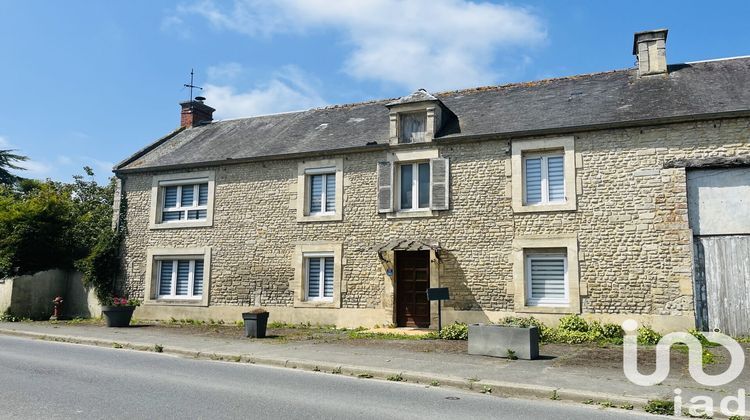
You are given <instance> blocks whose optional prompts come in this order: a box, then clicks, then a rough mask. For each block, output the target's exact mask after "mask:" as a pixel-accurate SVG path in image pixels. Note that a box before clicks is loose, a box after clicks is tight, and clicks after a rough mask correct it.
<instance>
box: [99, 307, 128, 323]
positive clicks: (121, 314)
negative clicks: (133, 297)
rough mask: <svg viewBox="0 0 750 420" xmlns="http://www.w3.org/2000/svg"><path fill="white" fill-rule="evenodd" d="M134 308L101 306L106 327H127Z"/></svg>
mask: <svg viewBox="0 0 750 420" xmlns="http://www.w3.org/2000/svg"><path fill="white" fill-rule="evenodd" d="M133 311H135V306H102V315H104V320H105V321H106V322H107V326H108V327H127V326H129V325H130V320H131V319H132V318H133Z"/></svg>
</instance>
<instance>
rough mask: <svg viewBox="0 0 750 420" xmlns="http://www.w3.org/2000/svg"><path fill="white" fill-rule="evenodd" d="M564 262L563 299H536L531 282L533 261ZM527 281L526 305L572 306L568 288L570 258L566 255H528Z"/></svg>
mask: <svg viewBox="0 0 750 420" xmlns="http://www.w3.org/2000/svg"><path fill="white" fill-rule="evenodd" d="M561 258H562V260H563V293H564V297H563V298H562V299H549V298H535V297H534V296H533V289H532V282H531V280H532V279H531V261H532V260H559V259H561ZM524 260H525V261H524V264H525V274H526V275H525V277H526V278H525V280H526V282H525V283H526V290H527V293H526V296H527V297H526V305H527V306H568V305H569V304H570V292H569V287H568V257H567V255H565V254H528V255H526V257H525V259H524Z"/></svg>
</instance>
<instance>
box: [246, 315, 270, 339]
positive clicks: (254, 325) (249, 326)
mask: <svg viewBox="0 0 750 420" xmlns="http://www.w3.org/2000/svg"><path fill="white" fill-rule="evenodd" d="M242 320H243V321H245V337H253V338H263V337H265V336H266V326H267V325H268V312H261V313H257V314H256V313H252V312H244V313H243V314H242Z"/></svg>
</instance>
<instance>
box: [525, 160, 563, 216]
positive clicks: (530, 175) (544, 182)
mask: <svg viewBox="0 0 750 420" xmlns="http://www.w3.org/2000/svg"><path fill="white" fill-rule="evenodd" d="M564 162H565V159H564V155H563V152H562V151H558V152H548V153H529V154H525V155H524V157H523V195H524V197H523V199H524V205H527V206H528V205H540V204H542V205H543V204H555V203H564V202H565V168H564Z"/></svg>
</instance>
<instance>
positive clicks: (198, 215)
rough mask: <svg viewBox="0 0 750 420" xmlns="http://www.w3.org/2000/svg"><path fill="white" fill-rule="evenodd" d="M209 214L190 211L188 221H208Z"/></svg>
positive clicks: (202, 211)
mask: <svg viewBox="0 0 750 420" xmlns="http://www.w3.org/2000/svg"><path fill="white" fill-rule="evenodd" d="M207 214H208V211H207V210H188V212H187V218H188V220H206V216H207Z"/></svg>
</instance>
